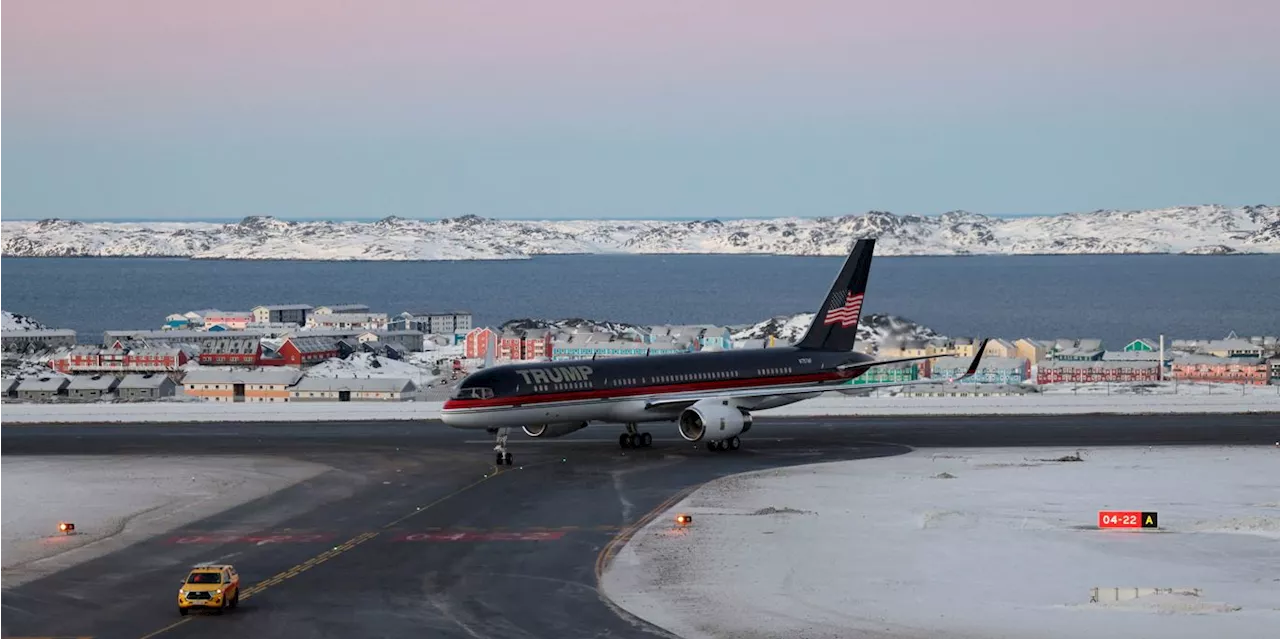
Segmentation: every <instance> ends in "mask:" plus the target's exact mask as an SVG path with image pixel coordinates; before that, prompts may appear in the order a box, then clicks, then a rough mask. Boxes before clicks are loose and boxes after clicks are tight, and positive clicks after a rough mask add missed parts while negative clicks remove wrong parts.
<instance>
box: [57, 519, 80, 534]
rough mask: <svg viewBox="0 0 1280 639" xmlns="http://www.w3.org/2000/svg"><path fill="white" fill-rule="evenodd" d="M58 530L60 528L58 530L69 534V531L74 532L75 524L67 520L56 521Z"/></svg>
mask: <svg viewBox="0 0 1280 639" xmlns="http://www.w3.org/2000/svg"><path fill="white" fill-rule="evenodd" d="M58 530H60V531H62V532H64V533H67V534H71V533H73V532H75V530H76V525H75V524H73V523H71V522H69V521H60V522H58Z"/></svg>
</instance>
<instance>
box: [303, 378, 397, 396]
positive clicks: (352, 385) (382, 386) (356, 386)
mask: <svg viewBox="0 0 1280 639" xmlns="http://www.w3.org/2000/svg"><path fill="white" fill-rule="evenodd" d="M289 390H291V391H295V392H297V391H301V392H307V391H312V392H332V391H357V392H381V393H392V392H409V391H413V390H417V386H415V385H414V383H413V380H410V379H407V378H401V377H367V378H363V379H361V378H355V379H353V378H350V377H304V378H302V379H301V380H299V381H298V384H297V385H296V386H294V387H293V388H290V389H289Z"/></svg>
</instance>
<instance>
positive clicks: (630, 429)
mask: <svg viewBox="0 0 1280 639" xmlns="http://www.w3.org/2000/svg"><path fill="white" fill-rule="evenodd" d="M652 445H653V435H650V434H649V433H641V432H637V429H636V425H635V424H627V432H625V433H622V434H621V435H618V447H619V448H648V447H650V446H652Z"/></svg>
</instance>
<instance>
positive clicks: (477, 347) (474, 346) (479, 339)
mask: <svg viewBox="0 0 1280 639" xmlns="http://www.w3.org/2000/svg"><path fill="white" fill-rule="evenodd" d="M493 335H494V333H493V329H491V328H483V327H482V328H473V329H471V330H470V331H468V332H467V337H466V339H465V340H464V341H465V342H466V354H467V359H484V357H485V355H487V354H488V353H489V339H490V338H491V337H492V336H493ZM495 355H496V354H495Z"/></svg>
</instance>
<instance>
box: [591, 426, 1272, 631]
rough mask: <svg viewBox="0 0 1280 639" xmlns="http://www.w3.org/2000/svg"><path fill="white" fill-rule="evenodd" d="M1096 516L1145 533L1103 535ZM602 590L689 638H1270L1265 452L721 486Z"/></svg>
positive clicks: (918, 466)
mask: <svg viewBox="0 0 1280 639" xmlns="http://www.w3.org/2000/svg"><path fill="white" fill-rule="evenodd" d="M1077 452H1078V453H1079V455H1080V457H1082V458H1083V461H1081V462H1064V461H1052V460H1056V459H1059V458H1061V457H1064V456H1069V455H1074V454H1076V453H1077ZM1099 510H1122V511H1155V512H1157V513H1158V524H1159V528H1158V529H1155V530H1123V531H1116V530H1099V529H1097V528H1096V525H1097V513H1098V511H1099ZM676 513H688V514H690V515H692V517H693V522H692V523H691V524H690V525H689V526H687V527H685V528H678V527H676V526H675V524H674V523H673V518H674V516H675V514H676ZM602 587H603V590H604V592H605V594H606V595H607V596H608V597H609V598H610V599H612V600H613V602H614V603H616V604H617V605H619V606H620V607H622V608H623V609H625V610H627V611H628V612H630V613H632V614H634V615H637V616H639V617H641V618H644V619H646V620H648V621H650V622H652V623H654V624H656V625H658V626H661V627H663V628H665V629H667V630H669V631H671V632H673V633H674V634H677V635H679V636H681V637H688V638H703V637H807V638H810V639H813V638H819V637H848V636H859V637H863V636H865V637H877V638H879V639H887V638H890V637H893V638H906V637H910V638H917V637H918V638H926V637H1037V638H1038V639H1049V638H1058V637H1063V638H1073V639H1074V638H1077V637H1099V638H1100V637H1116V638H1121V637H1123V638H1128V637H1162V638H1164V639H1174V638H1182V637H1186V638H1196V639H1199V638H1201V637H1264V636H1274V633H1275V629H1276V628H1280V448H1274V447H1269V446H1268V447H1204V448H1184V447H1157V448H1103V449H1098V450H1084V451H1076V450H1074V449H1071V450H1060V449H1052V450H1032V449H999V450H985V449H963V450H918V451H914V452H911V453H908V454H906V455H902V456H896V457H886V458H877V459H865V460H858V461H849V462H837V463H827V464H818V465H813V466H802V467H795V468H789V469H774V470H766V471H760V472H754V473H748V474H745V475H738V476H733V477H728V478H724V479H721V480H718V481H715V482H712V483H710V484H707V485H706V486H704V487H702V488H701V489H699V490H697V491H696V492H694V493H693V494H691V495H690V496H689V497H688V498H686V499H684V500H683V501H681V502H680V503H678V504H676V506H675V507H673V508H672V509H671V510H670V511H668V512H667V513H664V514H662V515H660V516H658V517H657V518H656V519H654V520H653V521H652V522H651V523H650V524H648V525H647V526H645V527H644V528H643V529H641V530H640V531H639V532H638V533H637V534H636V535H635V536H634V537H633V538H632V540H631V541H630V542H629V543H627V544H626V545H625V546H624V547H623V548H622V549H621V550H620V551H619V552H618V553H617V555H616V556H615V558H614V560H613V562H612V564H611V566H610V567H609V569H608V570H606V572H605V574H604V578H603V581H602ZM1093 588H1101V589H1103V590H1102V598H1103V599H1104V601H1100V602H1097V603H1091V601H1090V599H1091V595H1092V591H1091V589H1093ZM1108 588H1111V589H1115V588H1121V589H1125V588H1173V589H1200V591H1199V594H1198V595H1195V594H1178V593H1176V592H1175V593H1163V594H1145V595H1144V596H1141V597H1139V598H1137V599H1129V600H1123V601H1105V599H1106V597H1107V591H1106V590H1105V589H1108ZM1111 594H1112V595H1114V594H1115V591H1114V590H1112V591H1111ZM1267 628H1271V630H1267Z"/></svg>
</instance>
